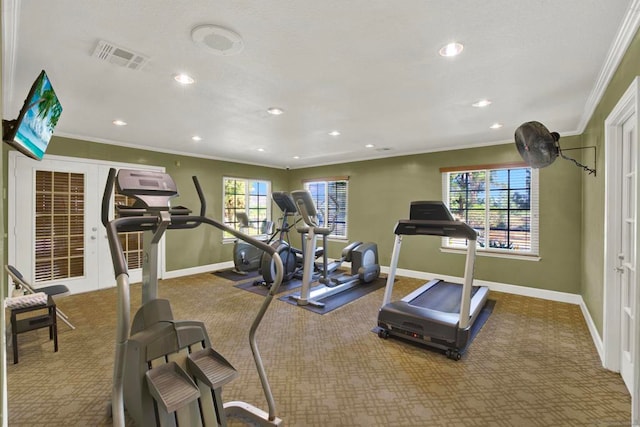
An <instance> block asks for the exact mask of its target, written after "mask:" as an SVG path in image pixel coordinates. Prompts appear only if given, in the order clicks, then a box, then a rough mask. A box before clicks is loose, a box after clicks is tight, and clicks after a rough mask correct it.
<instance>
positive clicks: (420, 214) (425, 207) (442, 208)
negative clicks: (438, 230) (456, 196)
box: [409, 200, 455, 221]
mask: <svg viewBox="0 0 640 427" xmlns="http://www.w3.org/2000/svg"><path fill="white" fill-rule="evenodd" d="M409 219H413V220H421V221H425V220H426V221H455V219H454V218H453V215H451V212H449V209H448V208H447V206H446V205H445V204H444V202H443V201H440V200H438V201H432V202H411V210H410V211H409Z"/></svg>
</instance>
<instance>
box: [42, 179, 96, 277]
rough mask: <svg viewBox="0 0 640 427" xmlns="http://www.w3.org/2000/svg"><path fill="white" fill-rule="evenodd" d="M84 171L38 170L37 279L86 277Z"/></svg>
mask: <svg viewBox="0 0 640 427" xmlns="http://www.w3.org/2000/svg"><path fill="white" fill-rule="evenodd" d="M84 181H85V179H84V174H81V173H68V172H52V171H42V170H37V171H36V180H35V187H36V188H35V194H34V197H35V200H34V202H35V203H34V209H35V248H34V255H35V282H47V281H51V280H57V279H66V278H71V277H82V276H84V268H85V266H84V212H85V205H84V204H85V195H84Z"/></svg>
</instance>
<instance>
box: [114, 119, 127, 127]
mask: <svg viewBox="0 0 640 427" xmlns="http://www.w3.org/2000/svg"><path fill="white" fill-rule="evenodd" d="M111 123H113V124H114V125H116V126H126V125H127V122H125V121H124V120H119V119H117V120H114V121H113V122H111Z"/></svg>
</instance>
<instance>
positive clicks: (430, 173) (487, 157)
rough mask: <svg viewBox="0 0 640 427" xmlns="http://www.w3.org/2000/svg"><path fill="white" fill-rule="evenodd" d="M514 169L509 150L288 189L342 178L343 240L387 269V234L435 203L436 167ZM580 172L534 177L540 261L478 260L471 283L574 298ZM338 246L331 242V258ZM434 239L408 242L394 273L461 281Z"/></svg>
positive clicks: (393, 164) (342, 170)
mask: <svg viewBox="0 0 640 427" xmlns="http://www.w3.org/2000/svg"><path fill="white" fill-rule="evenodd" d="M562 142H563V146H566V147H571V146H578V145H579V144H580V138H579V137H568V138H562ZM514 161H521V159H520V157H519V155H518V153H517V151H516V149H515V145H514V144H506V145H497V146H491V147H483V148H474V149H465V150H453V151H446V152H436V153H429V154H419V155H412V156H403V157H393V158H387V159H381V160H371V161H363V162H355V163H345V164H339V165H331V166H323V167H315V168H306V169H296V170H292V171H291V173H290V179H289V186H290V188H291V189H296V188H301V187H302V180H303V179H309V178H321V177H332V176H349V207H348V208H349V213H348V215H349V240H362V241H372V242H376V243H377V244H378V250H379V255H380V263H381V265H389V262H390V259H391V250H392V247H393V239H394V234H393V228H394V226H395V224H396V222H397V221H398V220H399V219H402V218H408V215H409V204H410V202H411V201H414V200H442V176H441V173H440V170H439V169H440V168H441V167H448V166H471V165H482V164H496V163H508V162H514ZM581 174H582V172H581V170H580V169H579V168H576V167H575V166H574V165H573V164H570V163H568V162H562V161H558V162H556V163H554V164H553V166H551V167H548V168H545V169H541V170H540V256H541V260H540V261H537V262H536V261H529V260H515V259H505V258H495V257H487V256H479V257H477V258H476V269H475V272H476V274H475V277H476V278H477V279H482V280H488V281H493V282H499V283H507V284H515V285H522V286H528V287H533V288H540V289H550V290H555V291H561V292H570V293H578V292H579V290H580V245H581V242H580V230H581V227H580V218H581V212H580V209H581V204H580V186H581V181H580V180H581ZM342 246H344V244H343V242H330V244H329V255H330V256H334V257H335V256H338V255H339V250H340V248H341V247H342ZM439 248H440V239H438V238H425V237H407V238H405V239H404V240H403V244H402V253H401V257H400V261H399V264H398V267H399V268H405V269H410V270H417V271H424V272H430V273H439V274H444V275H451V276H457V277H461V276H462V275H463V274H464V259H465V257H464V255H462V254H455V253H443V252H441V251H440V249H439Z"/></svg>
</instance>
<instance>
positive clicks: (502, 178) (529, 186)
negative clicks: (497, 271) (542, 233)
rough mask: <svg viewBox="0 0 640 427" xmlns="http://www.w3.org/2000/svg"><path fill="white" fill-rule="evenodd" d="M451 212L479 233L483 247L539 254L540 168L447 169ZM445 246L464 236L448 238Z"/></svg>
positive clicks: (480, 247) (463, 244)
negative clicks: (448, 170) (449, 170)
mask: <svg viewBox="0 0 640 427" xmlns="http://www.w3.org/2000/svg"><path fill="white" fill-rule="evenodd" d="M443 187H444V195H445V200H446V201H447V204H448V206H449V209H450V210H451V213H452V214H453V216H454V217H455V218H456V219H457V220H460V221H464V222H466V223H467V224H469V225H470V226H471V227H473V228H474V229H475V230H476V231H477V232H478V241H477V245H478V246H477V247H478V250H479V251H486V252H498V253H507V254H520V255H538V170H537V169H532V168H529V167H513V168H492V169H475V170H473V169H472V170H465V171H451V172H446V173H443ZM443 245H444V247H447V248H466V246H467V242H466V240H465V239H454V238H444V239H443Z"/></svg>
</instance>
